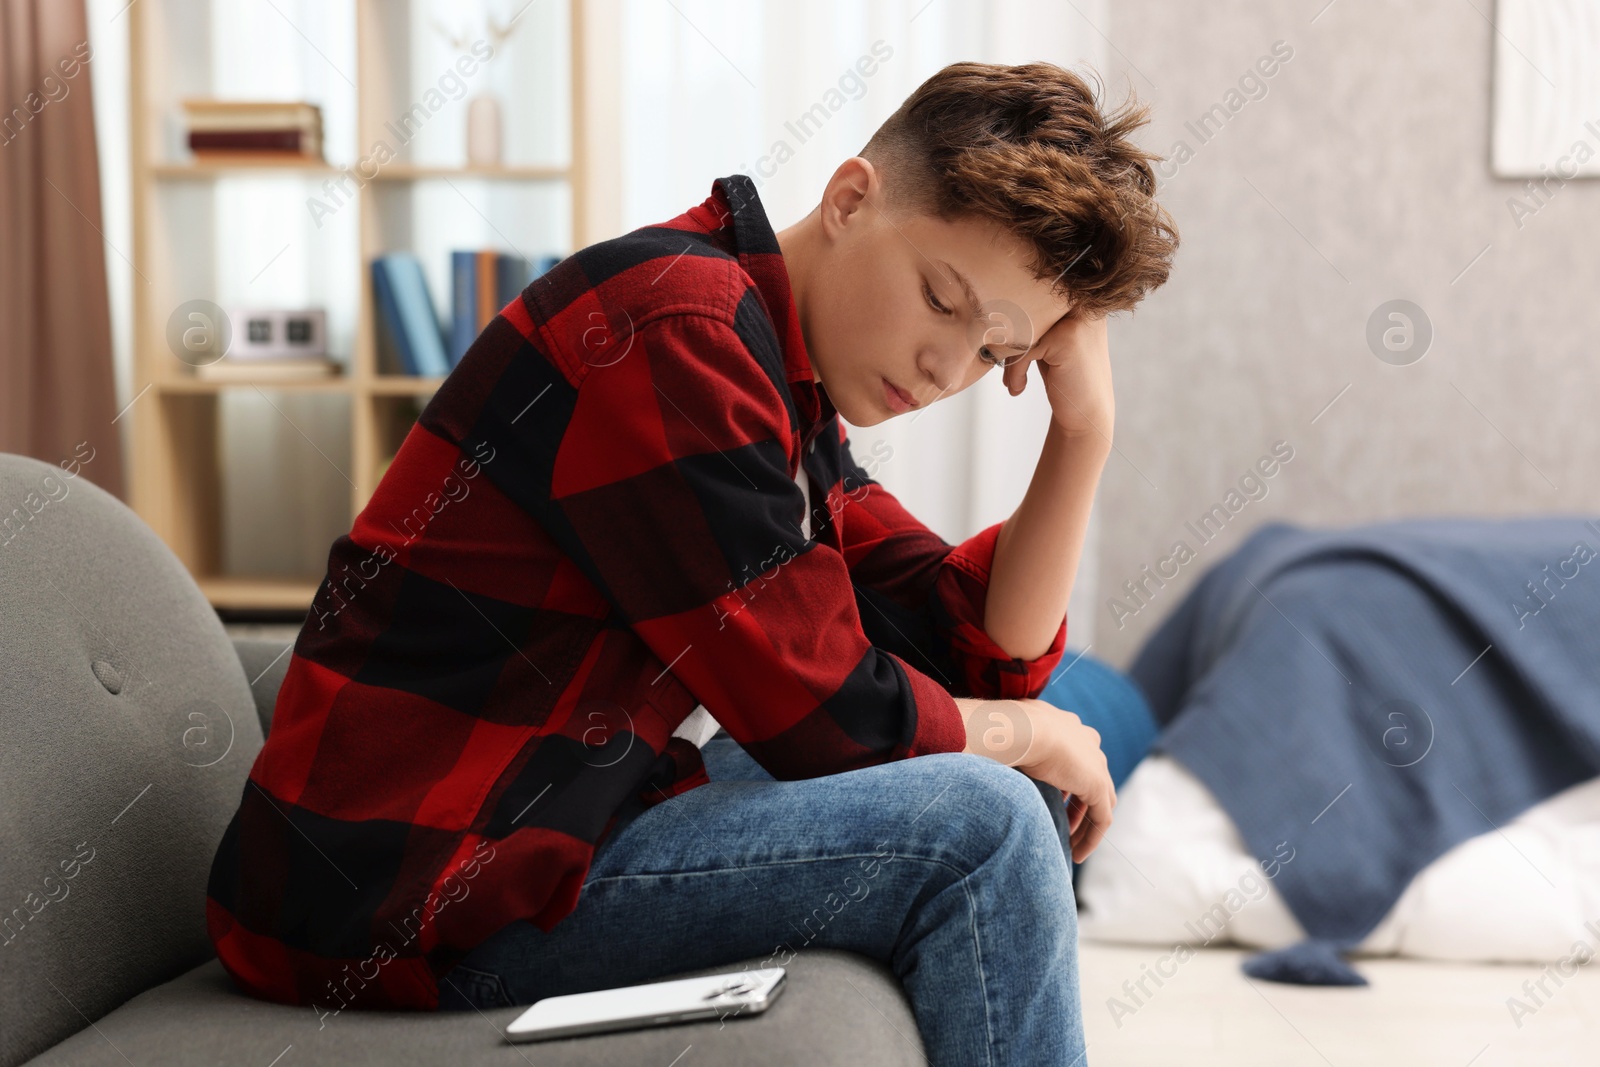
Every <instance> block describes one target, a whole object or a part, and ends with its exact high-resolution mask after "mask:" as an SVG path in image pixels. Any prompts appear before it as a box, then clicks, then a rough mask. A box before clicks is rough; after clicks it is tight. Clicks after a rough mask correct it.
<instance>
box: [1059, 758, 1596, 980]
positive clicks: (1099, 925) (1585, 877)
mask: <svg viewBox="0 0 1600 1067" xmlns="http://www.w3.org/2000/svg"><path fill="white" fill-rule="evenodd" d="M1288 855H1289V848H1288V847H1287V846H1286V847H1285V848H1284V849H1283V850H1282V857H1287V856H1288ZM1282 857H1280V860H1281V858H1282ZM1261 859H1262V863H1263V864H1265V865H1266V866H1265V867H1263V866H1262V865H1261V864H1257V863H1256V861H1255V860H1254V859H1252V858H1251V857H1250V855H1249V854H1248V853H1247V852H1246V851H1245V848H1244V843H1243V842H1242V841H1241V840H1240V838H1239V834H1238V831H1236V830H1235V829H1234V826H1233V822H1232V820H1230V819H1229V818H1228V816H1227V815H1226V814H1225V813H1224V812H1223V810H1222V808H1221V807H1220V806H1219V805H1218V804H1217V802H1216V800H1215V799H1213V798H1212V796H1211V793H1210V791H1209V790H1207V789H1206V787H1205V786H1204V785H1202V784H1201V783H1200V780H1199V779H1198V778H1196V777H1195V776H1194V775H1192V774H1190V773H1189V772H1188V771H1187V770H1186V769H1184V768H1183V767H1182V766H1181V765H1180V764H1179V763H1178V762H1177V761H1176V760H1173V759H1172V758H1171V757H1168V756H1161V755H1153V756H1149V757H1147V758H1146V759H1145V760H1143V761H1142V762H1141V763H1140V764H1139V766H1138V767H1136V768H1135V769H1134V772H1133V774H1132V775H1130V776H1129V778H1128V780H1127V781H1126V782H1124V783H1123V785H1122V788H1121V789H1120V790H1118V798H1117V814H1116V819H1115V821H1114V822H1113V823H1112V824H1111V829H1110V831H1109V832H1108V833H1107V835H1106V838H1105V840H1104V841H1103V842H1102V843H1101V845H1100V847H1099V848H1098V849H1096V850H1095V853H1094V855H1092V856H1091V857H1090V858H1089V860H1088V861H1087V863H1085V865H1084V867H1083V870H1082V871H1080V872H1079V881H1078V899H1079V902H1080V906H1081V910H1080V912H1079V916H1078V923H1079V927H1078V928H1079V932H1080V934H1081V936H1082V937H1084V938H1085V939H1087V940H1092V941H1115V942H1132V943H1136V944H1150V945H1163V946H1172V945H1174V944H1179V943H1182V944H1189V945H1200V944H1208V943H1209V944H1223V943H1227V942H1229V941H1232V942H1234V943H1237V944H1241V945H1246V946H1251V947H1255V948H1281V947H1283V946H1285V945H1290V944H1294V943H1295V942H1297V941H1300V940H1302V939H1303V938H1304V937H1305V932H1304V931H1303V930H1302V929H1301V927H1300V924H1299V923H1298V922H1297V921H1296V920H1295V918H1294V916H1293V915H1291V914H1290V913H1289V909H1288V908H1287V907H1286V906H1285V905H1284V903H1283V899H1282V897H1281V896H1279V894H1278V891H1277V889H1276V887H1275V886H1274V885H1273V883H1272V880H1271V879H1270V878H1268V877H1267V876H1266V872H1268V871H1274V868H1273V859H1274V857H1272V856H1263V857H1261ZM1288 862H1289V863H1291V864H1292V863H1293V862H1294V861H1293V860H1292V859H1289V860H1288ZM1274 873H1275V871H1274ZM1586 923H1587V924H1592V926H1586V925H1585V924H1586ZM1578 941H1582V942H1583V943H1584V944H1586V945H1588V946H1590V947H1591V948H1593V947H1594V946H1595V945H1596V944H1597V943H1600V778H1597V779H1593V780H1591V781H1588V782H1584V783H1582V784H1580V785H1577V786H1574V787H1572V788H1571V789H1568V790H1566V791H1565V792H1563V793H1560V794H1557V795H1556V796H1554V797H1551V798H1550V799H1548V800H1546V801H1544V802H1543V803H1542V804H1538V805H1536V806H1535V807H1533V808H1531V809H1529V810H1528V811H1526V812H1524V813H1523V814H1522V815H1521V816H1519V817H1518V818H1517V819H1515V820H1513V821H1512V822H1509V823H1507V824H1506V825H1505V826H1503V827H1501V828H1500V830H1498V831H1496V830H1490V831H1488V832H1486V833H1484V834H1482V835H1480V836H1478V837H1474V838H1472V839H1470V840H1468V841H1463V842H1462V843H1461V844H1459V845H1457V846H1456V847H1455V848H1453V849H1451V850H1450V851H1449V852H1447V853H1445V854H1444V855H1443V856H1440V857H1439V858H1438V859H1437V860H1435V861H1434V862H1433V863H1431V864H1429V865H1428V866H1427V867H1426V868H1425V869H1423V871H1422V872H1421V873H1419V874H1418V875H1417V876H1416V878H1415V879H1413V880H1412V882H1411V884H1410V885H1409V886H1408V887H1407V888H1406V891H1405V893H1403V894H1402V895H1401V897H1400V899H1399V900H1398V901H1397V902H1396V903H1395V906H1394V908H1393V909H1391V910H1390V912H1389V914H1388V915H1387V916H1385V917H1384V919H1383V921H1382V922H1381V923H1379V924H1378V926H1377V927H1376V928H1375V929H1374V930H1373V931H1372V933H1371V934H1369V935H1368V936H1367V938H1366V939H1365V940H1364V941H1362V943H1361V945H1360V951H1361V952H1364V953H1371V954H1377V955H1391V954H1394V955H1401V956H1413V957H1418V958H1424V959H1436V960H1463V961H1484V962H1489V961H1510V962H1527V963H1545V962H1548V961H1550V960H1552V959H1556V958H1558V957H1563V956H1566V955H1568V954H1570V953H1571V952H1572V951H1573V946H1574V943H1575V942H1578Z"/></svg>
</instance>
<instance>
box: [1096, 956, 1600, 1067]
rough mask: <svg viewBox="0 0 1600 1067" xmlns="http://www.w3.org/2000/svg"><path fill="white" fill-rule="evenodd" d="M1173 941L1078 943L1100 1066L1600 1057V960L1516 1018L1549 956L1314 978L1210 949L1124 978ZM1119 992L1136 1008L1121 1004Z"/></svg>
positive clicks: (1281, 1066) (1402, 1066)
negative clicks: (1255, 975)
mask: <svg viewBox="0 0 1600 1067" xmlns="http://www.w3.org/2000/svg"><path fill="white" fill-rule="evenodd" d="M1165 954H1166V952H1165V951H1164V950H1160V949H1152V948H1125V947H1121V946H1108V945H1097V944H1089V943H1085V944H1084V945H1083V946H1082V956H1081V960H1082V982H1083V1007H1084V1024H1085V1029H1086V1031H1087V1033H1088V1044H1089V1049H1088V1052H1089V1055H1088V1061H1089V1064H1091V1065H1092V1067H1124V1065H1131V1064H1141V1065H1142V1064H1159V1065H1162V1067H1167V1065H1178V1067H1212V1065H1216V1067H1223V1065H1226V1067H1248V1065H1257V1064H1259V1065H1262V1067H1299V1065H1302V1064H1304V1065H1307V1067H1330V1065H1332V1067H1391V1065H1393V1067H1435V1065H1437V1067H1468V1065H1469V1064H1470V1065H1471V1067H1509V1065H1513V1064H1519V1065H1520V1064H1538V1065H1541V1067H1543V1065H1550V1067H1563V1065H1566V1064H1573V1065H1579V1064H1583V1065H1600V960H1596V961H1594V962H1592V963H1590V964H1588V965H1587V966H1584V967H1580V968H1578V970H1577V973H1576V974H1575V975H1573V976H1572V977H1568V978H1566V979H1564V984H1563V985H1562V986H1560V987H1559V988H1558V987H1557V985H1556V982H1555V979H1553V978H1547V979H1546V982H1545V988H1546V990H1548V991H1549V994H1550V995H1549V996H1545V995H1543V994H1537V995H1538V996H1539V999H1540V1000H1542V1001H1543V1005H1542V1006H1538V1007H1537V1010H1536V1011H1535V1012H1534V1013H1533V1014H1531V1015H1527V1014H1525V1015H1522V1016H1521V1018H1520V1021H1521V1025H1520V1026H1518V1024H1517V1021H1516V1020H1514V1019H1513V1018H1512V1014H1511V1011H1510V1010H1509V1008H1508V1007H1507V1003H1506V1001H1507V998H1509V997H1518V998H1519V999H1521V1000H1522V1001H1523V1002H1524V1003H1525V1004H1527V1005H1528V1006H1530V1007H1534V1006H1535V1001H1534V1000H1533V999H1532V998H1530V997H1529V996H1528V995H1527V994H1526V993H1524V992H1523V989H1522V983H1523V982H1524V981H1528V980H1533V981H1537V980H1538V978H1539V976H1540V974H1541V971H1542V968H1539V967H1531V966H1510V965H1495V966H1485V965H1469V964H1453V963H1451V964H1445V963H1427V962H1419V961H1414V960H1394V959H1382V960H1357V961H1355V963H1356V967H1357V969H1358V970H1360V971H1361V972H1362V973H1363V974H1364V975H1366V977H1367V979H1368V981H1370V982H1371V983H1372V984H1371V985H1369V986H1364V987H1353V988H1349V987H1347V988H1328V987H1320V988H1309V987H1304V986H1290V985H1283V984H1279V983H1274V982H1258V981H1255V980H1254V979H1251V978H1248V977H1246V976H1245V974H1244V972H1243V971H1241V970H1240V969H1239V961H1240V960H1241V959H1242V958H1244V956H1245V955H1247V953H1244V952H1241V951H1236V950H1230V949H1202V950H1200V951H1198V952H1197V953H1196V954H1195V955H1194V957H1193V958H1191V959H1189V960H1188V961H1187V962H1184V963H1182V964H1181V965H1178V966H1177V973H1176V974H1174V975H1172V977H1170V978H1168V977H1163V978H1162V982H1163V983H1164V984H1162V985H1161V986H1159V987H1158V986H1157V985H1156V983H1155V981H1154V979H1150V978H1146V981H1145V989H1146V990H1148V991H1149V992H1150V994H1151V995H1149V996H1145V994H1144V993H1143V992H1139V991H1138V990H1135V994H1136V995H1137V997H1138V1000H1139V1001H1140V1002H1142V1003H1136V1002H1135V1000H1134V999H1133V997H1130V995H1129V994H1128V993H1127V992H1126V991H1125V990H1124V989H1123V988H1122V986H1123V983H1124V982H1125V981H1129V980H1135V981H1136V980H1137V979H1139V978H1140V976H1141V975H1145V974H1148V973H1149V970H1151V969H1154V968H1155V965H1156V962H1157V961H1158V960H1159V959H1160V958H1161V957H1162V956H1164V955H1165ZM1172 969H1173V963H1172V962H1167V963H1163V964H1162V970H1165V971H1167V972H1170V971H1172ZM1552 973H1555V972H1552ZM1536 992H1537V991H1536ZM1111 997H1116V998H1118V999H1119V1000H1121V1001H1122V1003H1123V1004H1124V1005H1125V1006H1127V1007H1129V1008H1132V1009H1133V1011H1132V1013H1131V1014H1128V1013H1125V1012H1123V1013H1120V1017H1114V1016H1113V1013H1112V1006H1110V1005H1108V1000H1109V998H1111Z"/></svg>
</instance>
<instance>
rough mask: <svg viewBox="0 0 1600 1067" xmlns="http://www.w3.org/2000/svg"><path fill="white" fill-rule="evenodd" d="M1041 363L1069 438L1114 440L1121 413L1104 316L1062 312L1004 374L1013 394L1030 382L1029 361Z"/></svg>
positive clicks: (1053, 404)
mask: <svg viewBox="0 0 1600 1067" xmlns="http://www.w3.org/2000/svg"><path fill="white" fill-rule="evenodd" d="M1030 363H1037V364H1038V365H1039V376H1040V377H1041V378H1042V379H1043V380H1044V384H1045V391H1046V393H1047V395H1048V396H1049V397H1050V410H1051V411H1052V412H1053V413H1054V415H1055V421H1056V422H1057V423H1058V424H1059V425H1060V426H1061V428H1062V429H1063V430H1065V431H1066V433H1067V436H1069V437H1082V436H1084V435H1087V434H1099V435H1100V436H1101V437H1103V438H1105V439H1106V440H1107V441H1108V442H1109V441H1110V440H1111V427H1112V422H1113V421H1114V418H1115V413H1116V402H1115V398H1114V396H1113V395H1112V391H1111V349H1110V345H1109V344H1108V343H1107V339H1106V319H1105V316H1104V315H1101V316H1098V317H1096V318H1089V317H1087V316H1084V315H1081V314H1079V313H1077V312H1073V313H1071V314H1068V315H1064V316H1062V318H1061V319H1060V320H1058V321H1057V322H1056V324H1055V325H1054V326H1052V327H1050V329H1048V330H1046V331H1045V334H1044V336H1043V337H1041V338H1039V341H1038V343H1037V344H1035V345H1034V346H1033V347H1032V348H1031V349H1029V350H1028V352H1027V354H1026V355H1024V356H1022V357H1021V358H1019V359H1016V360H1015V361H1014V362H1012V363H1010V364H1008V365H1007V366H1006V368H1005V370H1004V371H1003V372H1002V374H1003V377H1004V381H1005V383H1006V388H1007V389H1008V390H1010V392H1011V395H1012V396H1016V395H1018V394H1019V393H1021V392H1022V390H1023V389H1024V388H1025V387H1026V385H1027V382H1028V365H1029V364H1030Z"/></svg>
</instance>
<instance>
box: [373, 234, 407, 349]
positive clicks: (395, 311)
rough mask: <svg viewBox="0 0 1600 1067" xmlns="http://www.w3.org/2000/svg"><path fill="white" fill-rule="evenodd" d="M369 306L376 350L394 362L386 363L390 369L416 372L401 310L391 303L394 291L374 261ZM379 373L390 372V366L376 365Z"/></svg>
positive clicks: (386, 273)
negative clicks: (407, 342)
mask: <svg viewBox="0 0 1600 1067" xmlns="http://www.w3.org/2000/svg"><path fill="white" fill-rule="evenodd" d="M372 303H373V310H374V311H375V313H376V314H375V316H374V317H375V318H376V319H377V320H378V350H379V353H380V355H381V354H382V353H389V354H390V355H392V357H393V359H392V360H390V361H388V362H389V363H390V366H391V367H392V366H393V365H395V364H398V366H399V368H400V373H401V374H415V373H417V365H416V362H415V360H413V358H412V355H411V349H410V347H409V346H408V345H407V344H406V341H405V331H404V330H403V329H402V327H401V321H400V309H399V307H398V306H396V304H395V302H394V291H393V290H392V289H390V288H389V273H388V272H387V271H385V270H384V269H383V264H382V263H381V262H380V261H379V260H376V259H374V260H373V261H372ZM379 372H380V373H392V371H391V370H390V367H385V366H384V365H383V363H382V362H380V364H379Z"/></svg>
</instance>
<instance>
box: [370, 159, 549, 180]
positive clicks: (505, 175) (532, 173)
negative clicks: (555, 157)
mask: <svg viewBox="0 0 1600 1067" xmlns="http://www.w3.org/2000/svg"><path fill="white" fill-rule="evenodd" d="M571 176H572V170H571V168H569V167H472V166H468V167H430V166H417V165H414V164H409V163H391V164H389V165H388V166H386V167H383V168H382V169H380V170H379V171H378V173H377V174H375V175H373V180H374V181H380V182H409V181H428V180H432V179H441V178H486V179H489V180H491V181H537V182H563V181H566V180H567V179H568V178H570V177H571Z"/></svg>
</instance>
